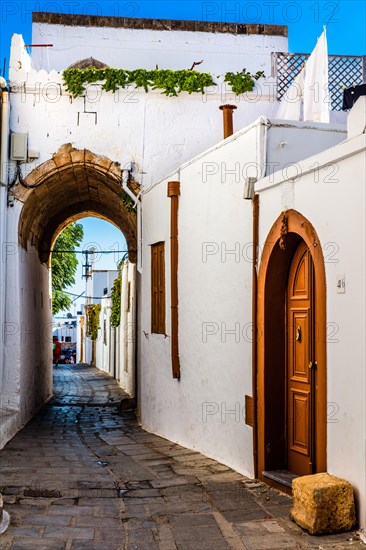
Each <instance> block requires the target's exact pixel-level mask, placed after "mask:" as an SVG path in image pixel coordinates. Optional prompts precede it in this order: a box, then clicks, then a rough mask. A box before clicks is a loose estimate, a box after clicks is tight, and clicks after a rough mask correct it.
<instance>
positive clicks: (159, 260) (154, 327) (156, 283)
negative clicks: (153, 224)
mask: <svg viewBox="0 0 366 550" xmlns="http://www.w3.org/2000/svg"><path fill="white" fill-rule="evenodd" d="M151 332H152V333H155V334H165V246H164V243H163V242H161V243H156V244H153V245H151Z"/></svg>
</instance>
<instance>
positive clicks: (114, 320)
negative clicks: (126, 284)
mask: <svg viewBox="0 0 366 550" xmlns="http://www.w3.org/2000/svg"><path fill="white" fill-rule="evenodd" d="M122 265H123V263H122V262H121V263H120V265H119V266H118V276H117V277H116V279H115V280H114V282H113V286H112V291H111V298H112V309H111V325H112V327H118V326H119V325H120V323H121V292H122Z"/></svg>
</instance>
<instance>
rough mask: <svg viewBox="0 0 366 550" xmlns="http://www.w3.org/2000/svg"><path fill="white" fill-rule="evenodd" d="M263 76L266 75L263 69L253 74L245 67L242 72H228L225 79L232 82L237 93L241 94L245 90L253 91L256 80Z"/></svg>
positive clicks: (229, 82) (232, 86) (231, 84)
mask: <svg viewBox="0 0 366 550" xmlns="http://www.w3.org/2000/svg"><path fill="white" fill-rule="evenodd" d="M262 76H264V72H263V71H258V72H256V73H255V74H251V73H249V72H247V70H246V69H243V70H242V71H241V72H240V73H230V72H229V73H226V75H225V79H224V80H225V82H227V83H228V84H230V86H231V89H232V90H233V92H234V94H235V95H240V94H244V93H245V92H252V91H253V90H254V80H258V79H259V78H261V77H262Z"/></svg>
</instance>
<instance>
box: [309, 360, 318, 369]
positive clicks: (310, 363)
mask: <svg viewBox="0 0 366 550" xmlns="http://www.w3.org/2000/svg"><path fill="white" fill-rule="evenodd" d="M317 366H318V363H317V362H316V361H310V362H309V369H316V368H317Z"/></svg>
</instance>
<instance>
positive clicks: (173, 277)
mask: <svg viewBox="0 0 366 550" xmlns="http://www.w3.org/2000/svg"><path fill="white" fill-rule="evenodd" d="M179 195H180V182H179V181H169V182H168V197H169V198H170V292H171V353H172V372H173V378H177V379H178V380H179V378H180V362H179V337H178V206H179Z"/></svg>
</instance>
